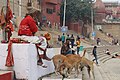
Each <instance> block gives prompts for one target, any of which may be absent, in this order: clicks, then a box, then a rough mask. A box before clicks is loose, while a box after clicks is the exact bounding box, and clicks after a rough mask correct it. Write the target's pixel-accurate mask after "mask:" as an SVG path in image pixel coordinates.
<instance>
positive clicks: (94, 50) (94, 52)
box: [92, 46, 98, 64]
mask: <svg viewBox="0 0 120 80" xmlns="http://www.w3.org/2000/svg"><path fill="white" fill-rule="evenodd" d="M96 49H97V46H94V48H93V51H92V54H93V56H94V58H95V59H93V61H95V60H96V64H98V60H97V51H96Z"/></svg>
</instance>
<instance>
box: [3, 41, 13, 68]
mask: <svg viewBox="0 0 120 80" xmlns="http://www.w3.org/2000/svg"><path fill="white" fill-rule="evenodd" d="M11 50H12V41H11V40H10V41H9V43H8V55H7V58H6V64H5V66H7V67H11V66H14V58H13V54H12V51H11Z"/></svg>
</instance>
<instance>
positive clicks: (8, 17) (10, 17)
mask: <svg viewBox="0 0 120 80" xmlns="http://www.w3.org/2000/svg"><path fill="white" fill-rule="evenodd" d="M12 18H13V15H12V11H11V9H10V1H9V0H7V12H6V21H7V22H9V21H10V20H11V19H12Z"/></svg>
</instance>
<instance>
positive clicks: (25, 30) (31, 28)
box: [18, 15, 38, 36]
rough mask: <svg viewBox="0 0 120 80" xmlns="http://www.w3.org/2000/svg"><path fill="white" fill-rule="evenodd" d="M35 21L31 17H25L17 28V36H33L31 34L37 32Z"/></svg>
mask: <svg viewBox="0 0 120 80" xmlns="http://www.w3.org/2000/svg"><path fill="white" fill-rule="evenodd" d="M37 31H38V28H37V26H36V23H35V20H34V19H33V18H32V17H31V16H29V15H28V16H27V17H25V18H24V19H23V20H22V21H21V23H20V26H19V31H18V35H26V36H33V33H35V32H37Z"/></svg>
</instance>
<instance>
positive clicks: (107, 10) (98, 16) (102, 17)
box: [94, 0, 120, 24]
mask: <svg viewBox="0 0 120 80" xmlns="http://www.w3.org/2000/svg"><path fill="white" fill-rule="evenodd" d="M94 10H95V23H96V24H101V23H120V4H119V3H118V2H102V0H96V2H95V5H94Z"/></svg>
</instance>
